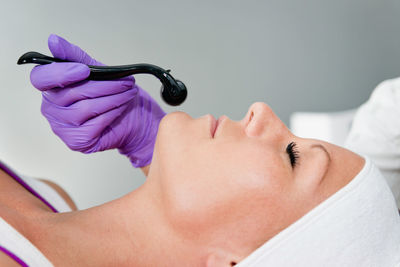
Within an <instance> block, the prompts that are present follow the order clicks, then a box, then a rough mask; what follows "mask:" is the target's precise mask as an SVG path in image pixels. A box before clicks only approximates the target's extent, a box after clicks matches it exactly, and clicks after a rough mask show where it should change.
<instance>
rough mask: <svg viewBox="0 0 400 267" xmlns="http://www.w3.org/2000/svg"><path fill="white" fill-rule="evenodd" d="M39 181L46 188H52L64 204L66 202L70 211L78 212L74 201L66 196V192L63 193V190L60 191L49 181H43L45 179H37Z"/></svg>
mask: <svg viewBox="0 0 400 267" xmlns="http://www.w3.org/2000/svg"><path fill="white" fill-rule="evenodd" d="M39 180H40V181H42V182H44V183H46V184H47V185H48V186H50V187H51V188H53V189H54V190H55V191H56V192H57V193H58V194H59V195H60V196H61V197H62V198H63V199H64V200H65V202H67V204H68V206H69V207H70V208H71V209H72V210H78V208H77V207H76V205H75V203H74V201H73V200H72V198H71V197H70V196H69V195H68V193H67V192H65V190H64V189H62V187H61V186H59V185H58V184H56V183H54V182H52V181H49V180H45V179H39Z"/></svg>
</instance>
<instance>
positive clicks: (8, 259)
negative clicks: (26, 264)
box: [0, 251, 20, 267]
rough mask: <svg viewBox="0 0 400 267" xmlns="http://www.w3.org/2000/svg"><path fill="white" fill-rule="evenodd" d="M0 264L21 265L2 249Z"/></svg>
mask: <svg viewBox="0 0 400 267" xmlns="http://www.w3.org/2000/svg"><path fill="white" fill-rule="evenodd" d="M0 266H4V267H19V266H20V265H19V264H18V263H17V262H16V261H15V260H13V259H12V258H11V257H10V256H8V255H6V254H5V253H4V252H3V251H0Z"/></svg>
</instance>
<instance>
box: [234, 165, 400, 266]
mask: <svg viewBox="0 0 400 267" xmlns="http://www.w3.org/2000/svg"><path fill="white" fill-rule="evenodd" d="M236 266H238V267H248V266H254V267H255V266H257V267H258V266H260V267H261V266H273V267H281V266H291V267H292V266H307V267H312V266H319V267H320V266H323V267H328V266H341V267H342V266H351V267H354V266H356V267H358V266H360V267H361V266H363V267H365V266H377V267H378V266H379V267H386V266H390V267H392V266H400V216H399V213H398V210H397V207H396V204H395V200H394V197H393V195H392V192H391V191H390V189H389V187H388V185H387V183H386V181H385V180H384V178H383V177H382V175H381V173H380V172H379V170H378V169H377V167H376V166H375V165H373V164H372V162H371V161H370V160H369V159H368V158H366V161H365V165H364V167H363V169H362V170H361V171H360V173H359V174H357V176H356V177H355V178H354V179H353V180H352V181H351V182H350V183H349V184H347V185H346V186H345V187H343V188H342V189H340V190H339V191H338V192H336V193H335V194H333V195H332V196H331V197H329V198H328V199H327V200H325V201H324V202H322V203H321V204H320V205H318V206H317V207H315V208H314V209H313V210H311V211H310V212H308V213H307V214H306V215H304V216H303V217H302V218H300V219H299V220H297V221H296V222H295V223H293V224H292V225H290V226H289V227H288V228H286V229H285V230H283V231H282V232H280V233H279V234H277V235H276V236H274V237H273V238H272V239H270V240H269V241H267V242H266V243H265V244H264V245H262V246H261V247H259V248H258V249H257V250H255V251H254V252H253V253H252V254H251V255H250V256H248V257H247V258H245V259H244V260H243V261H241V262H240V263H239V264H237V265H236Z"/></svg>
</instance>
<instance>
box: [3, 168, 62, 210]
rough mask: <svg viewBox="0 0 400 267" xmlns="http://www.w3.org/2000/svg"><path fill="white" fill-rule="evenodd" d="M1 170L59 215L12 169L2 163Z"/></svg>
mask: <svg viewBox="0 0 400 267" xmlns="http://www.w3.org/2000/svg"><path fill="white" fill-rule="evenodd" d="M0 169H2V170H3V171H5V172H6V173H7V174H8V175H10V176H11V177H12V178H13V179H14V180H15V181H17V182H18V183H19V184H21V185H22V186H23V187H25V189H26V190H28V191H29V192H31V194H32V195H34V196H35V197H37V198H38V199H40V200H41V201H42V202H43V203H44V204H46V205H47V206H48V207H49V208H50V209H51V210H52V211H54V212H56V213H58V210H56V209H55V208H54V207H53V206H52V205H51V204H50V203H49V202H47V200H46V199H44V198H43V197H42V196H41V195H39V194H38V193H37V192H36V191H35V190H34V189H33V188H32V187H30V186H29V185H28V184H27V183H25V181H24V180H22V179H21V178H20V177H19V176H18V175H17V174H16V173H15V172H13V171H12V170H11V169H10V168H8V167H7V166H6V165H5V164H3V163H2V162H1V161H0Z"/></svg>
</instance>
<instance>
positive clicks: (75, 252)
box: [34, 183, 193, 266]
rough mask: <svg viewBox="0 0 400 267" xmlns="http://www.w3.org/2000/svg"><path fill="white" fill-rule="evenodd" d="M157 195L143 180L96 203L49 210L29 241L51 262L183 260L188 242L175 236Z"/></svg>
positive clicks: (97, 263)
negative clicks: (62, 210) (117, 195)
mask: <svg viewBox="0 0 400 267" xmlns="http://www.w3.org/2000/svg"><path fill="white" fill-rule="evenodd" d="M156 195H157V194H156V192H155V190H153V187H152V186H150V185H149V184H148V183H145V184H144V185H143V186H141V187H140V188H139V189H137V190H135V191H133V192H131V193H129V194H128V195H126V196H124V197H122V198H120V199H117V200H114V201H111V202H108V203H106V204H103V205H101V206H97V207H94V208H90V209H87V210H82V211H77V212H70V213H61V214H52V215H50V217H49V220H48V223H47V224H42V225H41V227H39V229H40V230H39V231H37V229H36V231H35V232H36V233H37V235H36V238H35V240H34V243H35V244H36V245H37V246H38V247H39V249H40V250H41V251H42V252H43V253H44V254H45V255H46V256H47V257H48V258H49V260H50V261H52V262H53V264H54V265H55V266H86V265H90V266H132V264H133V263H134V266H160V265H165V264H166V263H168V262H171V263H173V262H175V263H176V262H184V261H186V259H183V258H182V259H179V256H178V255H186V256H187V255H190V251H193V247H191V246H190V245H188V244H187V242H183V240H177V239H179V238H178V237H177V235H175V234H174V232H173V230H172V229H171V227H169V226H168V223H166V220H165V219H164V217H163V212H162V211H161V209H160V207H161V206H160V205H158V204H157V202H158V201H159V200H158V199H157V198H156V197H154V196H156ZM43 236H46V238H45V239H43V238H42V237H43ZM182 244H184V246H182ZM170 265H171V266H172V265H173V264H170Z"/></svg>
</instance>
